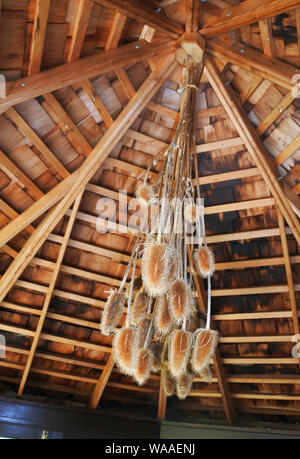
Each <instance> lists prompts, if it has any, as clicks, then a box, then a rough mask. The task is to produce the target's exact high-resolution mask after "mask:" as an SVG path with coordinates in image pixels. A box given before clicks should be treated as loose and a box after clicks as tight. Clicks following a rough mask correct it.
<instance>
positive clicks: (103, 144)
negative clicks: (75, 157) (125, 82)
mask: <svg viewBox="0 0 300 459" xmlns="http://www.w3.org/2000/svg"><path fill="white" fill-rule="evenodd" d="M175 66H176V62H175V61H174V56H170V57H169V58H168V59H167V60H166V61H165V63H164V64H163V66H162V67H161V68H160V69H159V70H158V71H156V72H153V73H152V74H151V75H150V76H149V77H147V79H146V81H145V83H144V84H143V85H142V86H141V87H140V89H139V90H138V91H137V93H136V95H135V96H134V97H133V99H132V100H131V101H130V102H129V103H128V105H127V107H126V108H125V109H124V110H123V112H122V113H121V114H120V115H119V117H118V118H117V120H116V121H115V122H114V124H113V126H112V127H111V128H110V129H109V130H108V131H107V132H106V133H105V134H104V136H103V137H102V138H101V140H100V141H99V143H98V145H97V146H96V147H95V149H94V150H93V152H92V153H91V154H90V155H89V156H88V158H87V159H86V161H85V162H84V164H83V165H82V166H81V167H80V168H79V169H78V170H77V171H75V172H74V173H73V174H72V175H70V176H69V177H68V178H66V179H65V180H64V182H61V183H60V184H59V185H57V186H56V187H55V188H54V189H53V190H51V191H50V192H49V193H48V194H47V195H45V196H44V197H43V198H41V199H40V200H39V201H38V202H37V203H35V204H33V205H32V206H31V207H30V208H29V209H27V211H25V212H24V213H23V214H22V215H21V216H20V217H21V218H19V217H18V218H17V219H15V220H14V221H13V222H12V223H9V224H8V225H7V226H6V227H5V228H4V229H3V230H2V231H1V232H0V237H1V235H3V234H6V236H5V237H4V239H2V240H3V244H1V245H4V244H6V242H7V240H5V239H6V237H7V238H8V240H10V239H11V238H12V237H13V236H12V234H13V233H15V234H18V232H19V231H21V230H22V229H23V227H24V225H25V226H26V225H27V224H29V223H30V222H31V221H32V220H31V218H32V216H33V215H36V213H35V212H37V213H39V214H40V215H41V214H42V213H43V212H44V211H45V210H47V209H49V208H50V207H51V206H53V205H54V204H55V203H57V202H58V201H59V197H58V196H57V189H59V193H58V194H59V195H60V196H62V199H61V201H60V202H59V203H58V204H56V205H55V207H54V208H53V209H52V210H51V211H50V212H49V213H48V214H47V216H46V217H45V218H44V219H43V220H42V222H41V223H40V225H39V226H38V228H37V229H36V231H35V232H34V233H33V234H32V235H31V236H30V238H29V239H28V241H27V242H26V243H25V245H24V247H23V249H22V252H20V253H19V255H18V256H17V257H16V258H15V259H14V261H13V262H12V264H11V265H10V267H9V268H8V270H7V271H6V273H5V274H4V276H3V277H2V279H1V287H0V301H2V300H3V299H4V297H5V295H6V294H7V293H8V291H9V290H10V288H11V287H12V285H14V283H15V281H16V280H17V279H18V278H19V276H20V274H21V273H22V272H23V271H24V269H25V268H26V266H27V264H28V263H29V262H30V260H31V259H32V257H33V256H34V255H35V253H36V252H37V250H39V248H40V247H41V245H42V244H43V242H44V241H45V240H46V239H47V237H48V236H49V235H50V233H51V232H52V230H53V229H54V228H55V226H56V225H57V223H58V222H59V221H60V219H61V218H62V217H63V216H64V214H65V212H66V211H67V209H68V208H69V207H70V206H71V205H72V203H73V202H74V201H75V199H76V198H77V196H79V194H80V193H81V192H82V191H83V190H84V188H85V186H86V185H87V183H88V182H89V180H90V179H91V178H92V176H93V175H94V173H95V172H96V170H97V169H98V168H99V167H100V166H101V164H102V163H103V162H104V160H105V159H106V158H107V157H108V155H109V154H110V152H111V150H112V149H113V148H114V147H115V146H116V145H117V143H118V142H119V141H120V139H121V138H122V137H123V135H124V133H125V132H126V131H127V129H128V128H129V126H130V125H131V124H132V123H133V122H134V120H135V119H136V118H137V117H138V116H139V114H140V113H141V112H142V110H143V109H144V108H145V106H146V105H147V103H148V102H149V100H151V98H152V97H153V96H154V94H155V93H156V92H157V90H158V88H159V87H160V86H161V84H162V83H163V82H164V81H165V80H166V79H167V78H168V76H169V75H170V74H171V72H173V71H174V68H175ZM74 177H76V179H74ZM50 193H51V194H50ZM49 195H50V196H51V200H50V201H49ZM43 200H44V201H43ZM42 202H43V206H42V205H41V203H42ZM36 204H38V206H36ZM36 207H38V209H37V208H36ZM32 209H33V210H34V211H32ZM28 217H29V219H28Z"/></svg>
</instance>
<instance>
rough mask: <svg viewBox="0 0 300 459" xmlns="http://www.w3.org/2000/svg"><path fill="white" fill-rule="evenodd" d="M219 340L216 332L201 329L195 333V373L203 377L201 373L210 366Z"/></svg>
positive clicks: (193, 364) (193, 358) (193, 362)
mask: <svg viewBox="0 0 300 459" xmlns="http://www.w3.org/2000/svg"><path fill="white" fill-rule="evenodd" d="M218 340H219V334H218V332H217V331H215V330H207V329H205V328H199V329H198V330H196V332H195V333H194V348H193V352H192V358H191V365H192V368H193V371H194V372H195V373H196V374H198V375H201V372H202V371H203V369H204V368H206V367H207V365H208V364H209V361H210V359H211V358H212V356H213V354H214V352H215V349H216V347H217V344H218Z"/></svg>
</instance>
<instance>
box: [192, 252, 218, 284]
mask: <svg viewBox="0 0 300 459" xmlns="http://www.w3.org/2000/svg"><path fill="white" fill-rule="evenodd" d="M194 262H195V266H196V269H197V272H198V274H199V275H200V276H201V277H203V278H205V279H206V278H207V277H208V276H212V275H213V274H214V272H215V257H214V254H213V252H212V250H211V249H209V248H208V247H200V248H199V249H198V250H196V252H195V253H194Z"/></svg>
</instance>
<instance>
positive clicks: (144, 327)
mask: <svg viewBox="0 0 300 459" xmlns="http://www.w3.org/2000/svg"><path fill="white" fill-rule="evenodd" d="M149 327H151V330H150V333H149V341H150V342H151V340H152V338H153V326H152V320H151V319H150V318H149V317H146V318H145V319H143V320H141V322H140V323H139V326H138V327H137V332H138V336H139V342H138V348H139V349H141V348H143V347H144V345H145V342H146V338H147V336H148V332H149Z"/></svg>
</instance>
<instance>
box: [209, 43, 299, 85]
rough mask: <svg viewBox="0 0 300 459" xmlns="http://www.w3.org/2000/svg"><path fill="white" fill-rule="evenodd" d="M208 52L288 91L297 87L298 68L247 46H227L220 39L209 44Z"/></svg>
mask: <svg viewBox="0 0 300 459" xmlns="http://www.w3.org/2000/svg"><path fill="white" fill-rule="evenodd" d="M206 50H207V51H208V53H209V54H211V55H213V56H216V57H222V58H224V59H226V60H227V61H229V62H230V63H232V64H235V65H238V66H239V67H242V68H244V69H246V70H247V71H249V72H251V73H254V74H255V75H258V76H260V77H261V78H263V79H266V80H268V81H271V82H272V83H275V84H278V85H279V86H282V87H284V88H286V89H289V90H292V89H293V87H294V85H295V83H293V81H292V78H293V76H294V75H295V74H296V73H297V68H296V67H294V66H293V65H291V64H288V63H286V62H283V61H279V60H277V59H275V58H273V57H269V56H266V55H264V54H263V53H261V52H260V51H257V50H255V49H254V48H250V47H249V46H247V45H245V44H242V43H236V44H233V45H231V46H226V45H225V44H224V43H223V42H222V41H221V40H220V39H213V40H210V41H209V42H207V46H206Z"/></svg>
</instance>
